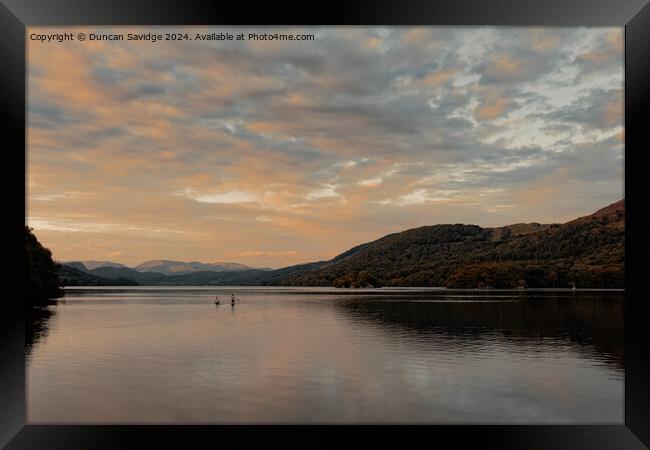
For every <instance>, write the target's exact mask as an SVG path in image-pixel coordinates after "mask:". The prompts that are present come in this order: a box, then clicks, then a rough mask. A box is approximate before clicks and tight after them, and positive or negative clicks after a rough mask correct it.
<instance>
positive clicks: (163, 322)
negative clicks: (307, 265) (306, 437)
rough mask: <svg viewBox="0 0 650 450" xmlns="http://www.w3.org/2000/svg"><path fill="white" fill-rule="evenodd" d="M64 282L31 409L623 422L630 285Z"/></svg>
mask: <svg viewBox="0 0 650 450" xmlns="http://www.w3.org/2000/svg"><path fill="white" fill-rule="evenodd" d="M66 292H67V293H66V297H65V298H64V299H63V301H59V303H58V304H57V305H56V306H50V307H48V308H47V310H40V311H38V310H37V311H34V312H33V313H32V317H31V318H30V325H29V327H28V339H29V343H28V354H27V409H28V421H29V422H31V423H59V424H62V423H210V424H214V423H402V422H408V423H413V422H421V423H491V424H494V423H550V424H557V423H619V424H620V423H622V422H623V387H624V380H623V375H624V360H623V354H624V342H623V295H624V294H623V293H622V292H612V291H485V292H480V291H455V290H422V289H395V290H388V289H379V290H337V289H320V288H246V289H243V288H150V287H147V288H144V287H143V288H85V289H83V288H76V289H67V291H66ZM231 293H235V295H236V296H238V297H239V298H240V299H241V301H240V302H239V303H237V304H236V305H235V306H234V307H233V306H231V305H230V303H229V302H228V303H225V302H224V300H226V296H228V297H229V296H230V294H231ZM215 295H219V296H220V297H222V303H221V304H220V305H219V306H215V305H214V296H215Z"/></svg>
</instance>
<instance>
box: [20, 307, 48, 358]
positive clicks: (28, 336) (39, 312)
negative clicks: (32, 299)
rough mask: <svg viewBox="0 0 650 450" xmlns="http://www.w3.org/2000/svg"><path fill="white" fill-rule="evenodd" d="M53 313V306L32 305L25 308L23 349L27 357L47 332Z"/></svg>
mask: <svg viewBox="0 0 650 450" xmlns="http://www.w3.org/2000/svg"><path fill="white" fill-rule="evenodd" d="M54 314H55V310H54V307H53V306H32V307H29V308H27V310H26V318H25V321H26V323H25V350H26V352H27V357H29V356H30V355H31V353H32V351H33V349H34V347H35V346H36V345H37V344H38V343H39V342H40V341H42V340H43V339H45V337H46V336H47V334H48V332H49V326H50V318H51V317H52V316H53V315H54Z"/></svg>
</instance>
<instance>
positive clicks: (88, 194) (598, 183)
mask: <svg viewBox="0 0 650 450" xmlns="http://www.w3.org/2000/svg"><path fill="white" fill-rule="evenodd" d="M251 31H255V32H258V33H262V32H267V33H275V32H277V33H284V34H290V33H292V34H303V33H311V34H314V35H315V38H314V40H312V41H268V40H266V41H259V40H258V41H255V40H243V41H198V40H192V41H164V40H163V41H159V42H155V43H154V42H143V41H127V40H124V41H89V40H86V41H84V42H80V41H78V40H74V41H71V42H57V41H53V42H49V43H48V42H41V41H34V40H30V39H29V35H30V33H39V34H43V33H63V32H73V33H75V34H76V33H78V32H85V33H86V34H89V33H100V32H102V33H122V34H123V35H124V36H125V37H126V33H146V32H156V33H163V34H164V33H166V32H174V33H179V32H180V33H188V34H189V35H190V37H194V36H195V34H196V33H220V32H231V33H233V34H236V33H240V32H244V33H246V34H247V33H249V32H251ZM27 51H28V74H27V75H28V88H27V89H28V92H27V103H28V105H27V120H28V136H27V173H26V182H27V198H26V202H27V217H26V223H27V224H28V225H30V226H31V227H33V228H34V232H35V234H36V235H37V237H38V238H39V240H40V241H41V242H42V243H43V245H45V246H46V247H48V248H50V250H52V252H53V256H54V258H55V259H57V260H59V261H70V260H110V261H114V262H120V263H124V264H127V265H129V266H134V265H137V264H139V263H141V262H143V261H146V260H151V259H171V260H179V261H202V262H216V261H229V262H238V263H242V264H246V265H248V266H251V267H283V266H287V265H292V264H297V263H301V262H308V261H318V260H326V259H330V258H332V257H334V256H336V255H337V254H339V253H341V252H343V251H345V250H347V249H349V248H350V247H353V246H355V245H358V244H360V243H363V242H369V241H372V240H375V239H378V238H380V237H382V236H384V235H386V234H389V233H394V232H399V231H403V230H406V229H409V228H414V227H418V226H423V225H435V224H443V223H466V224H477V225H481V226H484V227H493V226H503V225H508V224H512V223H520V222H540V223H562V222H566V221H569V220H571V219H573V218H576V217H578V216H582V215H586V214H590V213H592V212H594V211H596V210H597V209H599V208H601V207H604V206H606V205H608V204H610V203H613V202H615V201H617V200H620V199H621V198H623V196H624V191H623V182H624V172H623V158H624V127H623V81H624V67H623V28H533V27H519V28H514V27H447V26H445V27H441V26H438V27H392V28H377V27H363V28H355V27H321V28H283V27H272V28H262V27H257V28H254V29H241V28H236V27H210V28H208V27H113V28H110V29H109V28H96V27H94V28H90V27H76V28H75V27H65V28H64V27H52V28H45V27H30V28H29V29H28V40H27Z"/></svg>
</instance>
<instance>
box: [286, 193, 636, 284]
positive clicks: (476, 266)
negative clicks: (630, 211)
mask: <svg viewBox="0 0 650 450" xmlns="http://www.w3.org/2000/svg"><path fill="white" fill-rule="evenodd" d="M624 238H625V206H624V201H623V200H621V201H619V202H616V203H614V204H612V205H609V206H607V207H605V208H603V209H601V210H599V211H597V212H595V213H594V214H591V215H589V216H585V217H581V218H578V219H575V220H572V221H570V222H567V223H565V224H549V225H541V224H536V223H533V224H516V225H510V226H506V227H500V228H481V227H479V226H477V225H461V224H454V225H434V226H424V227H419V228H414V229H411V230H406V231H403V232H401V233H394V234H390V235H387V236H384V237H383V238H381V239H378V240H376V241H373V242H370V243H367V244H363V245H361V246H358V247H355V248H354V249H351V250H349V251H347V252H345V253H343V254H341V255H339V256H337V257H336V258H334V259H332V260H331V261H327V262H325V263H323V264H321V265H320V266H319V267H318V268H317V269H315V270H309V271H306V272H301V273H294V274H291V275H288V276H285V277H281V278H280V279H279V280H277V282H276V283H277V284H280V285H297V286H340V287H363V286H445V287H454V288H481V287H486V288H487V287H493V288H516V287H571V286H573V284H574V283H575V285H576V286H577V287H593V288H622V287H623V286H624Z"/></svg>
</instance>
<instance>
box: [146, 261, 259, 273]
mask: <svg viewBox="0 0 650 450" xmlns="http://www.w3.org/2000/svg"><path fill="white" fill-rule="evenodd" d="M134 269H135V270H137V271H138V272H158V273H162V274H165V275H174V274H179V273H188V272H229V271H239V270H250V269H252V268H251V267H248V266H245V265H243V264H237V263H230V262H223V261H220V262H215V263H202V262H198V261H190V262H183V261H169V260H164V259H160V260H152V261H146V262H143V263H142V264H140V265H138V266H135V267H134Z"/></svg>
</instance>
